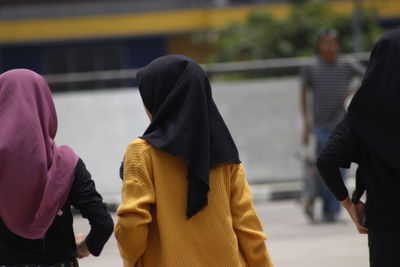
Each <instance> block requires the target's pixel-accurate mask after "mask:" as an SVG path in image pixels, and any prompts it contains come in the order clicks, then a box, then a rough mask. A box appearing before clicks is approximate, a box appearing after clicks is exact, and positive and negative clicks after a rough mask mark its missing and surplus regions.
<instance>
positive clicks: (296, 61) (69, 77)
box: [45, 52, 369, 84]
mask: <svg viewBox="0 0 400 267" xmlns="http://www.w3.org/2000/svg"><path fill="white" fill-rule="evenodd" d="M344 56H349V57H353V58H355V59H356V60H358V61H368V59H369V53H366V52H362V53H354V54H346V55H344ZM311 59H312V57H299V58H280V59H264V60H251V61H239V62H226V63H212V64H206V65H202V66H203V68H204V70H205V71H206V72H207V73H208V74H218V73H235V72H252V71H260V70H276V69H285V68H300V67H302V66H304V65H306V64H307V63H308V62H310V60H311ZM137 71H138V69H121V70H104V71H91V72H76V73H62V74H48V75H45V78H46V80H47V82H48V83H49V84H59V83H77V82H91V81H112V80H135V77H136V73H137Z"/></svg>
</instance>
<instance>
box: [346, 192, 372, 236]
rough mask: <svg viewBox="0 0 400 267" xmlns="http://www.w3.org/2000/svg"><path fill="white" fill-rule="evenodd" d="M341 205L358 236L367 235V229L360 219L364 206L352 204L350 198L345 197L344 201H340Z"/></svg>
mask: <svg viewBox="0 0 400 267" xmlns="http://www.w3.org/2000/svg"><path fill="white" fill-rule="evenodd" d="M341 204H342V205H343V206H344V208H345V209H346V210H347V212H348V213H349V215H350V217H351V219H352V220H353V222H354V224H355V225H356V227H357V230H358V232H359V233H360V234H368V228H367V227H365V226H364V225H363V224H362V218H363V217H364V210H365V204H364V203H363V202H361V201H360V202H359V203H358V204H353V203H351V201H350V198H349V197H347V198H346V199H345V200H343V201H341Z"/></svg>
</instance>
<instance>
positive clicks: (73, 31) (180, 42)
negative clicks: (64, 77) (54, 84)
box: [0, 0, 400, 89]
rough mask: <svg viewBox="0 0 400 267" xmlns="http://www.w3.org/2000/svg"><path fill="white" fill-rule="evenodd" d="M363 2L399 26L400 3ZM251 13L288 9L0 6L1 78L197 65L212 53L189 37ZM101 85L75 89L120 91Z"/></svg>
mask: <svg viewBox="0 0 400 267" xmlns="http://www.w3.org/2000/svg"><path fill="white" fill-rule="evenodd" d="M359 1H360V0H359ZM332 2H334V7H335V8H336V9H338V10H339V11H341V12H351V10H352V1H332ZM362 2H363V5H372V6H374V7H376V8H377V9H378V11H379V15H380V17H381V18H382V21H383V22H384V23H386V24H388V25H389V24H390V25H392V24H396V23H398V22H399V21H400V1H398V0H363V1H362ZM254 10H266V11H268V12H269V13H272V14H273V15H275V16H277V17H284V16H285V15H286V14H287V12H288V3H287V1H282V0H281V1H280V0H112V1H111V0H69V1H67V0H0V71H1V72H3V71H6V70H8V69H12V68H30V69H33V70H35V71H37V72H39V73H42V74H55V73H73V72H88V71H99V70H115V69H128V68H137V67H141V66H144V65H146V64H148V63H149V62H150V61H151V60H152V59H154V58H156V57H159V56H162V55H165V54H171V53H180V54H185V55H187V56H189V57H192V58H194V59H196V60H197V61H199V62H201V63H203V62H204V61H205V59H206V58H207V55H209V53H210V48H208V47H204V46H200V45H197V44H196V43H195V42H193V40H192V39H193V38H192V35H193V33H194V32H198V31H204V30H210V29H217V28H219V27H222V26H224V25H226V24H227V23H230V22H232V21H242V20H244V19H245V18H246V16H247V15H248V14H249V13H250V12H252V11H254ZM244 38H245V37H244ZM99 83H101V84H97V85H94V84H92V83H89V84H88V83H86V84H85V83H82V84H80V85H77V86H78V87H79V88H81V87H82V88H91V87H97V86H100V87H115V86H121V85H122V86H124V84H121V83H123V82H122V81H102V82H99ZM125 85H126V84H125ZM79 88H78V89H79Z"/></svg>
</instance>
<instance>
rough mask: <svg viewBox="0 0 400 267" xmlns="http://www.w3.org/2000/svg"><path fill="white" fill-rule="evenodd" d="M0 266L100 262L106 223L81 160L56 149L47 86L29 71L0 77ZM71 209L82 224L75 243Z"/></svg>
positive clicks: (107, 229) (110, 226)
mask: <svg viewBox="0 0 400 267" xmlns="http://www.w3.org/2000/svg"><path fill="white" fill-rule="evenodd" d="M0 122H1V127H0V267H10V266H12V267H14V266H15V267H17V266H18V267H20V266H24V267H26V266H27V267H31V266H34V267H37V266H42V267H43V266H48V267H49V266H54V267H58V266H60V267H61V266H65V267H67V266H69V267H70V266H78V262H77V260H76V259H77V258H83V257H86V256H88V255H89V254H92V255H94V256H98V255H100V253H101V251H102V249H103V246H104V245H105V243H106V242H107V240H108V239H109V237H110V236H111V234H112V232H113V228H114V223H113V220H112V218H111V216H110V214H109V213H108V212H107V208H106V206H105V204H104V203H103V200H102V197H101V196H100V194H99V193H98V192H97V191H96V188H95V184H94V182H93V180H92V179H91V176H90V173H89V172H88V170H87V169H86V167H85V164H84V163H83V161H82V160H81V159H80V158H79V157H78V156H77V155H76V154H75V153H74V152H73V151H72V149H71V148H69V147H67V146H60V147H58V146H57V145H56V144H55V142H54V138H55V135H56V132H57V115H56V112H55V107H54V103H53V99H52V97H51V93H50V90H49V88H48V86H47V83H46V81H45V80H44V79H43V77H42V76H40V75H38V74H37V73H34V72H32V71H30V70H25V69H18V70H11V71H8V72H5V73H3V74H2V75H0ZM71 206H73V207H75V208H76V209H79V211H80V213H81V214H82V216H83V217H84V218H87V219H88V220H89V223H90V226H91V230H90V232H89V234H88V235H87V236H85V235H83V234H79V235H77V236H74V231H73V227H72V222H73V217H72V213H71Z"/></svg>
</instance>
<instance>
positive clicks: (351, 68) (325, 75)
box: [300, 57, 365, 130]
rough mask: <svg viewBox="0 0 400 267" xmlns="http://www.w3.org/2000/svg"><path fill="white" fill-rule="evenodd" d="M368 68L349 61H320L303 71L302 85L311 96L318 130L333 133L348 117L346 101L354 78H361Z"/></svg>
mask: <svg viewBox="0 0 400 267" xmlns="http://www.w3.org/2000/svg"><path fill="white" fill-rule="evenodd" d="M364 72H365V68H364V67H363V66H362V65H361V64H359V63H358V62H356V61H355V60H353V59H352V58H349V57H342V58H338V59H337V60H336V61H335V62H334V63H327V62H324V61H323V60H322V59H320V58H317V59H315V60H313V61H312V62H311V63H310V64H309V65H307V66H305V67H303V68H302V70H301V73H300V75H301V83H302V86H303V87H307V88H309V89H310V90H311V92H312V111H313V112H312V113H313V123H314V127H315V128H325V129H331V130H332V129H333V128H334V127H335V126H336V124H338V123H339V122H340V121H341V120H342V119H343V117H344V115H345V109H344V100H345V97H346V95H347V94H348V92H349V89H350V88H349V87H350V83H351V80H352V79H353V77H354V76H362V75H363V74H364Z"/></svg>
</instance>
